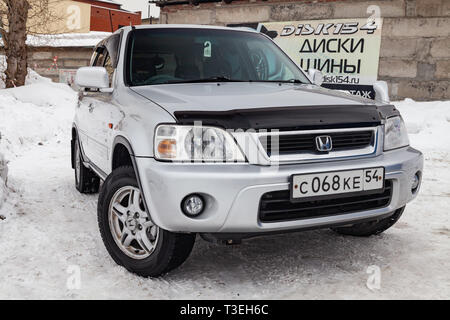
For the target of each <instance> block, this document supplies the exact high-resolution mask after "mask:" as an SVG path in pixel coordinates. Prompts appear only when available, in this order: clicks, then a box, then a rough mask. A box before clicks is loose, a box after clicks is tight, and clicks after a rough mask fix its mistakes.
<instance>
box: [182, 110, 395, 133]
mask: <svg viewBox="0 0 450 320" xmlns="http://www.w3.org/2000/svg"><path fill="white" fill-rule="evenodd" d="M174 115H175V118H176V119H177V121H178V123H179V124H184V125H192V124H194V122H196V121H201V122H202V125H203V126H207V125H208V126H218V127H222V128H225V129H234V130H236V129H243V130H248V129H255V130H261V129H278V130H309V129H315V128H321V129H326V128H330V129H331V128H351V127H364V126H367V127H370V126H376V125H379V124H380V123H381V121H382V120H384V119H387V118H389V117H392V116H396V115H399V112H398V110H397V109H396V108H395V107H394V106H392V105H386V106H376V105H367V106H364V105H363V106H362V105H335V106H301V107H277V108H252V109H238V110H230V111H176V112H175V113H174Z"/></svg>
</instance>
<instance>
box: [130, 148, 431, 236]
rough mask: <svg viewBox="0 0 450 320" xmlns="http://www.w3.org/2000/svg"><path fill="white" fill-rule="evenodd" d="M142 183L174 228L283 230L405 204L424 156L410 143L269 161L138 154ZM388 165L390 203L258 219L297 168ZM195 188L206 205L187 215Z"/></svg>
mask: <svg viewBox="0 0 450 320" xmlns="http://www.w3.org/2000/svg"><path fill="white" fill-rule="evenodd" d="M136 164H137V167H138V172H139V178H140V182H141V188H142V191H143V193H144V196H145V200H146V203H147V207H148V209H149V211H150V214H151V217H152V219H153V221H154V222H155V223H156V224H157V225H158V226H159V227H161V228H163V229H165V230H169V231H173V232H201V233H259V232H281V231H288V230H296V229H311V228H320V227H323V226H330V225H333V224H336V225H342V224H343V223H347V222H348V223H351V222H352V221H360V220H364V219H371V218H373V219H376V218H377V217H381V216H385V215H386V214H388V213H390V212H392V211H394V210H396V209H398V208H401V207H403V206H404V205H405V204H406V203H408V202H409V201H411V200H412V199H413V198H414V197H415V196H416V195H417V192H418V189H417V190H416V191H415V192H414V193H413V192H412V191H411V184H412V181H413V177H414V175H415V174H416V172H422V169H423V156H422V153H420V152H419V151H417V150H415V149H413V148H411V147H407V148H402V149H398V150H393V151H388V152H385V153H383V154H381V155H379V156H376V157H373V158H364V159H355V160H345V161H333V162H321V163H307V164H304V163H303V164H290V165H280V166H279V167H264V166H258V165H250V164H202V163H192V164H191V163H189V164H186V163H184V164H183V163H167V162H159V161H156V160H155V159H153V158H139V157H136ZM368 167H384V168H385V178H386V179H391V180H392V181H393V193H392V199H391V202H390V204H389V205H388V206H387V207H385V208H381V209H374V210H369V211H363V212H354V213H346V214H341V215H333V216H327V217H314V218H310V219H301V220H294V221H282V222H270V223H263V222H261V221H259V219H258V210H259V203H260V199H261V196H262V195H263V194H264V193H267V192H271V191H277V190H287V189H289V178H290V176H291V175H292V174H301V173H314V172H324V171H337V170H350V169H358V168H368ZM192 193H199V194H202V195H203V196H204V198H205V200H206V202H207V206H206V209H205V211H204V212H203V213H202V214H201V215H200V216H199V217H196V218H189V217H187V216H185V215H184V214H183V212H182V210H181V201H182V200H183V198H184V197H185V196H187V195H189V194H192Z"/></svg>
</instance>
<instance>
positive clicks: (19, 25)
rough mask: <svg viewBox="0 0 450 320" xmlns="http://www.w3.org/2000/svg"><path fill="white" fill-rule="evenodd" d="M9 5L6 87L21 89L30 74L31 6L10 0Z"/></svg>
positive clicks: (6, 44)
mask: <svg viewBox="0 0 450 320" xmlns="http://www.w3.org/2000/svg"><path fill="white" fill-rule="evenodd" d="M7 5H8V25H9V28H8V34H7V39H5V40H6V41H5V53H6V62H7V68H6V71H5V76H6V87H7V88H13V87H20V86H23V85H25V79H26V76H27V72H28V70H27V69H28V52H27V45H26V40H27V19H28V10H29V9H30V4H29V3H28V0H9V1H7Z"/></svg>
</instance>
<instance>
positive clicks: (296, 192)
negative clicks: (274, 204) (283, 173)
mask: <svg viewBox="0 0 450 320" xmlns="http://www.w3.org/2000/svg"><path fill="white" fill-rule="evenodd" d="M383 188H384V168H369V169H358V170H347V171H334V172H323V173H311V174H298V175H293V176H292V178H291V198H292V200H303V199H305V198H310V197H320V196H323V197H327V196H329V195H338V194H346V193H353V192H363V191H373V190H378V189H383Z"/></svg>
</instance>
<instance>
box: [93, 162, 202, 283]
mask: <svg viewBox="0 0 450 320" xmlns="http://www.w3.org/2000/svg"><path fill="white" fill-rule="evenodd" d="M98 225H99V228H100V233H101V236H102V239H103V243H104V244H105V247H106V249H107V250H108V253H109V254H110V255H111V257H112V258H113V260H114V261H115V262H116V263H117V264H119V265H121V266H123V267H125V268H126V269H127V270H128V271H130V272H133V273H135V274H137V275H139V276H142V277H158V276H161V275H163V274H165V273H167V272H169V271H171V270H173V269H175V268H177V267H179V266H180V265H181V264H182V263H183V262H184V261H185V260H186V259H187V258H188V257H189V255H190V253H191V251H192V248H193V246H194V242H195V234H184V233H173V232H169V231H166V230H163V229H161V228H159V227H158V226H156V225H155V224H153V223H152V222H151V219H150V215H148V214H147V212H146V209H145V206H144V203H143V199H142V196H141V193H140V190H139V186H138V182H137V179H136V176H135V172H134V169H133V168H132V167H130V166H125V167H120V168H118V169H116V170H114V171H113V172H112V173H111V174H110V175H109V176H108V178H107V179H106V180H105V182H104V184H103V186H102V188H101V190H100V196H99V201H98Z"/></svg>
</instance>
